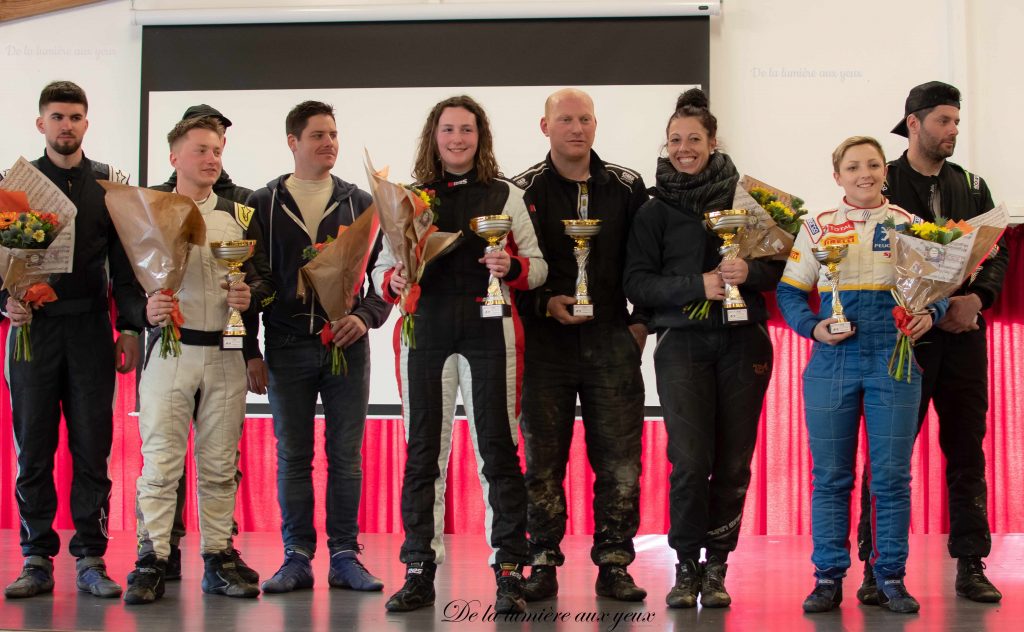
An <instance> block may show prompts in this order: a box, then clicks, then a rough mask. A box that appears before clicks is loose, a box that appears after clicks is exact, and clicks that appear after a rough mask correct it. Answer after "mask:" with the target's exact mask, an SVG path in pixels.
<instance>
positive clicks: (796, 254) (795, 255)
mask: <svg viewBox="0 0 1024 632" xmlns="http://www.w3.org/2000/svg"><path fill="white" fill-rule="evenodd" d="M789 260H790V261H792V262H793V263H800V251H799V250H797V249H796V248H793V249H792V250H790V251H789Z"/></svg>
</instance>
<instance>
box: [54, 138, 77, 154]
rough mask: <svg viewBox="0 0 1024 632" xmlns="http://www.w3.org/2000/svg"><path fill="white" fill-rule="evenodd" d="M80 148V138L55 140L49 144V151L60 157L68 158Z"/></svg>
mask: <svg viewBox="0 0 1024 632" xmlns="http://www.w3.org/2000/svg"><path fill="white" fill-rule="evenodd" d="M81 147H82V139H81V138H73V139H63V140H62V139H57V140H55V141H53V142H51V143H50V149H52V150H53V151H55V152H57V153H58V154H60V155H61V156H70V155H71V154H73V153H75V152H76V151H78V150H79V149H80V148H81Z"/></svg>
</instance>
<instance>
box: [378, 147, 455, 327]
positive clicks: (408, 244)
mask: <svg viewBox="0 0 1024 632" xmlns="http://www.w3.org/2000/svg"><path fill="white" fill-rule="evenodd" d="M365 167H366V176H367V179H368V180H369V182H370V192H371V193H372V195H373V201H374V205H375V206H376V207H377V215H378V217H379V218H380V230H381V232H383V233H384V239H386V240H387V242H388V248H389V249H390V251H391V252H392V254H394V256H395V259H396V260H398V261H399V262H400V263H401V264H402V266H403V268H404V272H403V274H404V275H405V277H406V279H407V280H408V282H407V283H406V286H405V289H404V290H403V291H402V296H401V298H400V300H399V302H398V308H399V310H400V311H401V313H402V316H403V319H402V342H403V343H405V344H406V345H407V346H409V347H415V346H416V336H415V326H414V325H415V320H414V317H415V314H416V310H417V307H418V303H419V296H420V279H421V278H422V277H423V270H424V268H425V267H426V265H427V264H428V263H430V262H431V261H433V260H434V259H436V258H437V257H440V256H441V255H443V254H445V253H446V252H448V251H450V250H451V248H453V247H454V246H455V244H456V243H458V240H459V239H460V238H461V236H462V232H461V231H460V232H458V233H446V232H441V231H438V230H437V226H435V225H434V209H433V206H434V205H433V204H432V202H431V201H428V200H431V199H432V196H431V195H430V193H429V192H428V191H426V190H423V189H417V188H415V187H407V186H403V185H401V184H395V183H393V182H389V181H388V179H387V175H388V174H387V168H385V169H383V170H380V171H378V170H377V169H375V168H374V167H373V163H372V162H371V161H370V154H369V153H368V152H367V153H366V163H365Z"/></svg>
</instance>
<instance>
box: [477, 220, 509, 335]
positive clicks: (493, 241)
mask: <svg viewBox="0 0 1024 632" xmlns="http://www.w3.org/2000/svg"><path fill="white" fill-rule="evenodd" d="M469 227H470V228H471V229H473V232H474V233H476V234H477V235H480V236H481V237H483V238H484V239H485V240H487V248H486V249H484V253H488V252H497V251H499V250H502V248H503V246H502V244H501V241H502V240H503V239H505V236H506V235H508V233H509V231H510V230H512V218H511V217H510V216H508V215H481V216H480V217H474V218H473V219H471V220H469ZM511 315H512V308H511V307H510V306H509V305H508V303H506V302H505V296H504V295H503V294H502V293H501V280H500V279H498V278H496V277H495V276H494V275H493V274H492V275H490V276H489V277H488V279H487V296H485V297H484V302H483V305H481V306H480V317H481V318H504V317H505V316H511Z"/></svg>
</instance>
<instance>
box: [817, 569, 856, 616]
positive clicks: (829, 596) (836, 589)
mask: <svg viewBox="0 0 1024 632" xmlns="http://www.w3.org/2000/svg"><path fill="white" fill-rule="evenodd" d="M858 596H859V595H858ZM842 602H843V578H842V577H836V578H830V577H818V578H817V580H815V583H814V590H812V591H811V594H809V595H807V598H806V599H804V612H811V613H813V612H828V611H830V610H834V609H836V608H838V607H839V604H841V603H842Z"/></svg>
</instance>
